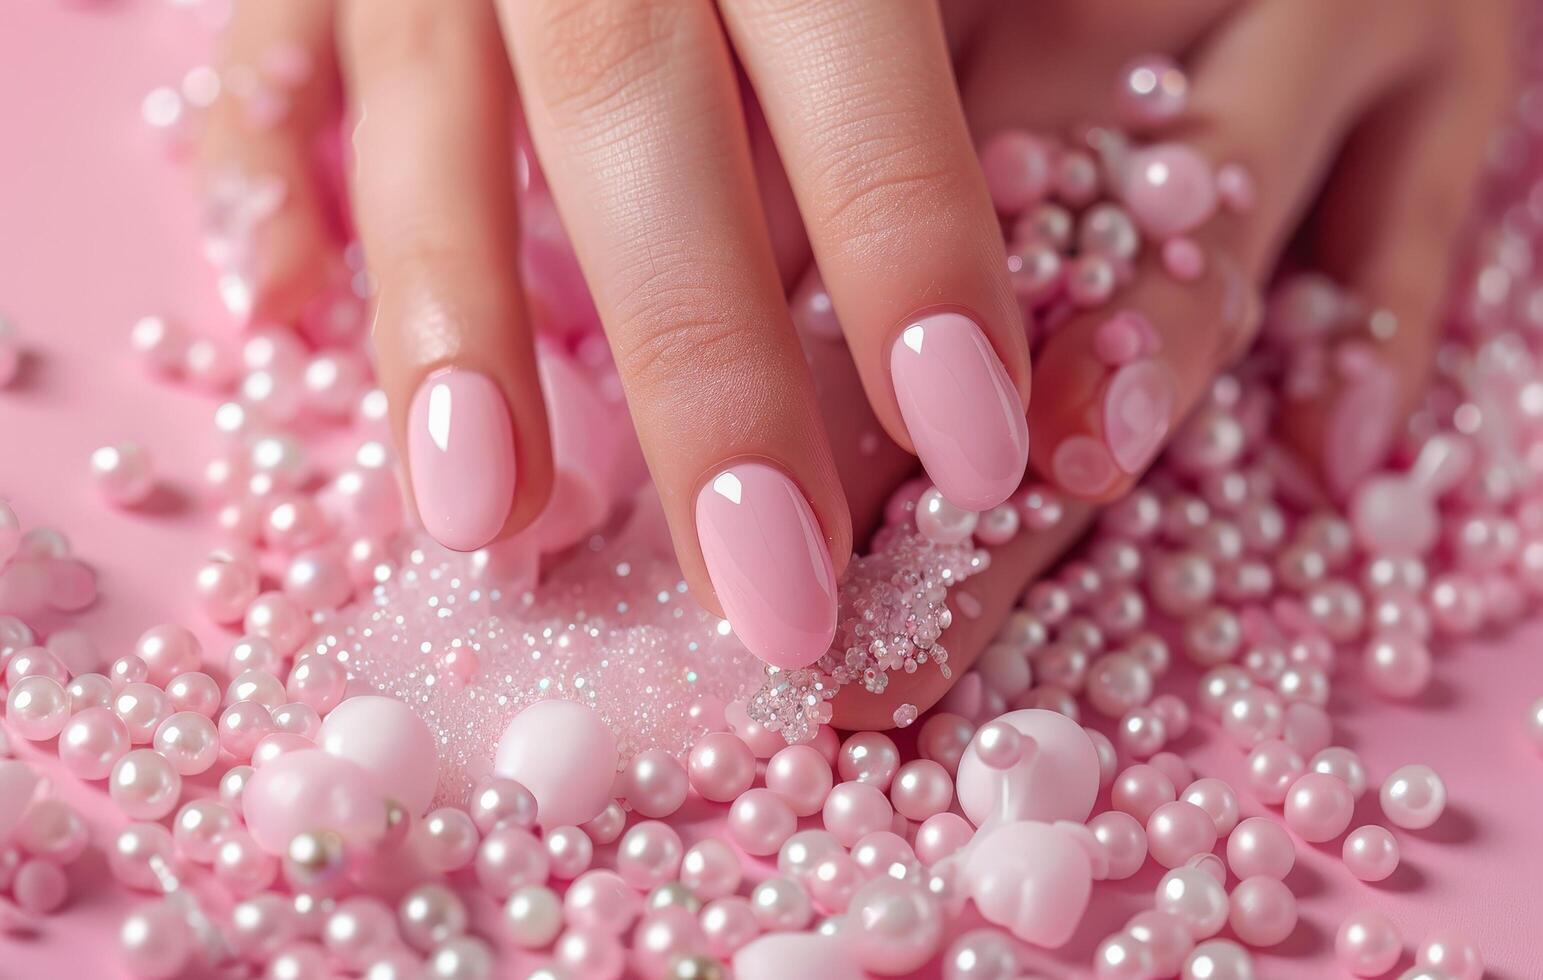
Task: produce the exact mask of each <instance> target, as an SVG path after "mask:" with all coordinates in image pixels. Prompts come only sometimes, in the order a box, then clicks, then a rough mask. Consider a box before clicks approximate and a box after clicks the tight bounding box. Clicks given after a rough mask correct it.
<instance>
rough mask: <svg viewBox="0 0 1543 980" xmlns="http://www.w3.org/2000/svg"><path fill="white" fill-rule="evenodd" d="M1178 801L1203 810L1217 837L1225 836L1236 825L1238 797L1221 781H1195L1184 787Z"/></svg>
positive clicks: (1211, 779)
mask: <svg viewBox="0 0 1543 980" xmlns="http://www.w3.org/2000/svg"><path fill="white" fill-rule="evenodd" d="M1180 799H1182V800H1184V801H1185V802H1187V803H1193V804H1194V805H1195V806H1198V807H1199V808H1200V809H1202V810H1204V811H1205V812H1206V813H1207V814H1208V815H1209V816H1210V818H1211V822H1212V823H1213V824H1214V825H1215V826H1216V833H1217V836H1218V837H1225V836H1227V835H1228V834H1230V833H1232V829H1233V828H1234V827H1236V826H1237V825H1238V796H1237V793H1235V792H1234V791H1233V789H1232V786H1231V785H1229V784H1228V783H1226V782H1225V781H1223V780H1220V779H1215V778H1212V777H1209V776H1208V777H1206V778H1204V779H1197V780H1195V781H1194V782H1192V783H1190V784H1189V785H1188V786H1187V787H1185V789H1184V793H1183V795H1182V796H1181V797H1180Z"/></svg>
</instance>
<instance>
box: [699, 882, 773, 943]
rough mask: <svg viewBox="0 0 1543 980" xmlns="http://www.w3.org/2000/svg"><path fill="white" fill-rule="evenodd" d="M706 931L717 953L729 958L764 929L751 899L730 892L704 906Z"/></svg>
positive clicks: (703, 918) (704, 929) (708, 941)
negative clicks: (757, 918) (757, 917)
mask: <svg viewBox="0 0 1543 980" xmlns="http://www.w3.org/2000/svg"><path fill="white" fill-rule="evenodd" d="M701 923H702V934H703V936H704V937H706V939H707V948H708V950H709V951H711V952H712V953H713V955H715V956H722V957H729V956H733V955H734V954H735V953H736V952H738V951H739V949H740V947H742V946H744V945H745V944H746V943H748V942H749V941H750V940H752V939H754V938H755V937H756V936H757V935H758V934H759V933H760V931H761V927H760V925H759V923H757V922H756V918H755V912H754V910H753V909H752V908H751V907H750V902H749V900H748V899H744V898H740V897H739V896H738V895H729V896H725V897H723V898H718V899H714V900H713V901H711V902H708V903H707V906H706V907H705V908H703V909H702V916H701Z"/></svg>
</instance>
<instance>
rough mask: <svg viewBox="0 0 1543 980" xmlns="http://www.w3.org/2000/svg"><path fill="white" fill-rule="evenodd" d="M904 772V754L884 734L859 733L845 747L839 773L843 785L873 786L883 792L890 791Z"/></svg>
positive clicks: (838, 769)
mask: <svg viewBox="0 0 1543 980" xmlns="http://www.w3.org/2000/svg"><path fill="white" fill-rule="evenodd" d="M899 768H900V750H899V749H897V748H896V747H895V743H894V741H893V740H892V739H891V738H890V737H889V736H887V735H885V734H883V733H882V732H858V733H857V734H855V735H852V736H851V737H849V738H848V739H847V740H846V742H845V743H844V744H843V745H842V746H841V754H840V755H839V756H837V758H836V769H837V772H838V773H839V774H840V776H841V779H842V780H843V781H850V780H857V781H858V782H864V783H872V784H873V785H875V786H877V787H878V788H879V789H880V790H887V789H889V784H890V781H891V780H892V779H894V777H895V771H896V770H897V769H899Z"/></svg>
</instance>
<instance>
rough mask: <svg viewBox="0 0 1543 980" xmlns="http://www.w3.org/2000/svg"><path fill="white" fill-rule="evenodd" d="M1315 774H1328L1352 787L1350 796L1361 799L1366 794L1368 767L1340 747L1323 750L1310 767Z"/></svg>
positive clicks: (1333, 746) (1332, 746)
mask: <svg viewBox="0 0 1543 980" xmlns="http://www.w3.org/2000/svg"><path fill="white" fill-rule="evenodd" d="M1309 768H1311V769H1312V771H1313V772H1321V773H1327V774H1328V775H1330V776H1333V777H1335V778H1337V779H1338V780H1340V781H1341V782H1342V783H1344V784H1345V785H1346V786H1348V787H1350V795H1351V796H1353V797H1355V798H1356V799H1360V798H1361V797H1362V796H1363V795H1364V794H1365V793H1366V767H1365V766H1364V765H1362V764H1361V757H1360V756H1358V755H1356V754H1355V752H1353V751H1352V750H1350V749H1347V748H1345V747H1344V746H1340V745H1331V746H1329V747H1328V748H1326V749H1321V750H1319V752H1318V753H1317V754H1316V755H1314V756H1313V759H1312V762H1311V764H1310V766H1309Z"/></svg>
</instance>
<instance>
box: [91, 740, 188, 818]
mask: <svg viewBox="0 0 1543 980" xmlns="http://www.w3.org/2000/svg"><path fill="white" fill-rule="evenodd" d="M107 792H108V795H109V796H111V797H112V799H113V802H114V803H117V804H118V806H119V807H120V808H121V809H122V810H123V812H124V813H126V814H128V815H129V816H130V817H132V818H134V819H136V820H159V819H160V818H162V817H164V816H166V815H167V814H168V813H170V812H171V811H172V810H173V809H175V808H176V806H177V798H178V797H179V796H181V795H182V777H181V776H180V775H178V774H177V770H176V769H175V768H174V767H173V766H172V764H171V763H170V762H168V761H167V760H166V758H165V757H164V756H162V755H161V754H160V753H159V752H156V751H155V750H153V749H135V750H133V751H132V752H129V753H128V754H126V755H124V756H123V757H122V758H120V759H119V760H118V761H117V762H116V763H115V764H114V765H113V768H112V773H111V774H110V775H109V777H108V781H107Z"/></svg>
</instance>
